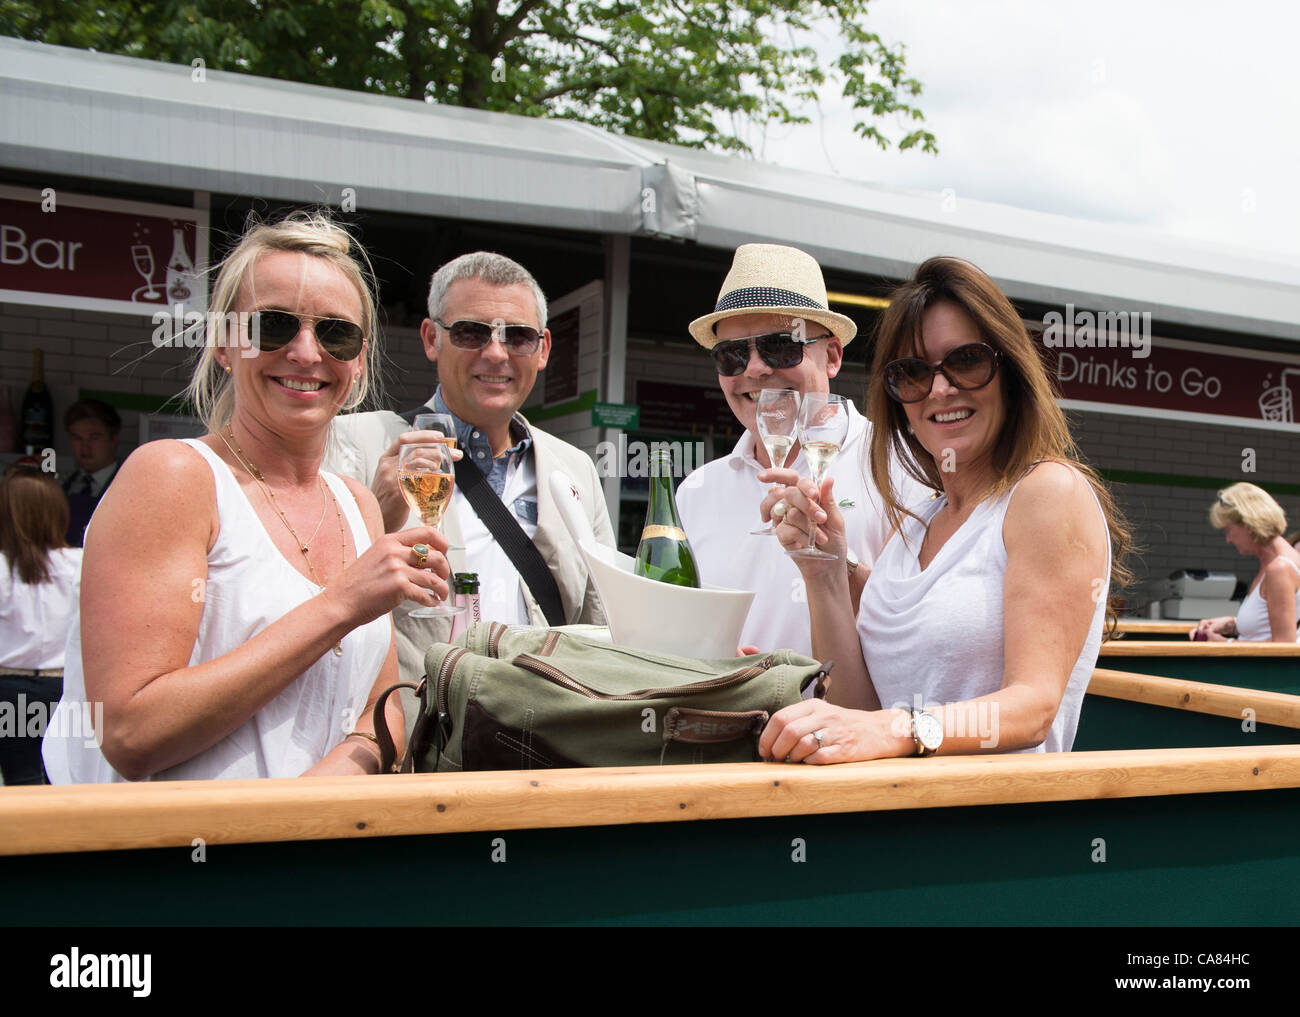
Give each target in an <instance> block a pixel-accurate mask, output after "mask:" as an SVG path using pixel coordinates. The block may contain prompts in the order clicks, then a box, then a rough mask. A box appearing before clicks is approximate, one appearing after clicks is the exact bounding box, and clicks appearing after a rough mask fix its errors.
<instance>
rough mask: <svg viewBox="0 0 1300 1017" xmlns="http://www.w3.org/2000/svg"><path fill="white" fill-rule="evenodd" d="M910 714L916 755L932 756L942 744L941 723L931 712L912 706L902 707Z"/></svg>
mask: <svg viewBox="0 0 1300 1017" xmlns="http://www.w3.org/2000/svg"><path fill="white" fill-rule="evenodd" d="M903 709H905V710H906V711H907V712H908V713H910V714H911V715H912V741H914V742H916V754H917V755H918V756H933V755H934V754H935V753H936V752H938V751H939V746H940V745H942V744H943V725H942V724H941V723H939V718H938V717H936V716H935V715H934V714H933V713H926V712H925V711H924V710H918V709H917V708H916V707H914V706H905V707H903Z"/></svg>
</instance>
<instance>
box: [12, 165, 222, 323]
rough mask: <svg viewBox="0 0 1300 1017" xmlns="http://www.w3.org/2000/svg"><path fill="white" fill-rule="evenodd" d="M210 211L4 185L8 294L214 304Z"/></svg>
mask: <svg viewBox="0 0 1300 1017" xmlns="http://www.w3.org/2000/svg"><path fill="white" fill-rule="evenodd" d="M207 215H208V214H207V212H206V211H204V210H202V209H193V208H172V207H169V206H165V205H149V204H144V203H141V202H133V201H114V200H109V199H104V198H93V197H87V196H86V195H79V194H72V193H67V192H63V191H60V190H57V189H56V188H53V187H47V188H44V189H43V190H39V191H38V190H30V189H22V188H16V187H0V300H4V301H13V302H15V303H24V304H39V305H43V306H46V307H72V308H76V309H78V310H84V311H117V312H137V313H143V314H146V315H152V314H153V313H154V311H156V310H159V309H166V310H169V311H174V310H175V308H176V306H177V305H180V307H181V311H182V313H189V312H191V311H199V312H202V311H204V310H206V309H207V302H208V291H207V280H206V278H205V276H204V274H203V272H202V268H203V264H204V262H205V261H206V259H207V231H208V219H207Z"/></svg>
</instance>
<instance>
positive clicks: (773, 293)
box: [713, 286, 830, 314]
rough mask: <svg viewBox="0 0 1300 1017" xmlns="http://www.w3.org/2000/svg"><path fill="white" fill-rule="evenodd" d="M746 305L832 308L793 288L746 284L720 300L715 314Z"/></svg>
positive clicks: (816, 308) (820, 309)
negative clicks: (796, 291)
mask: <svg viewBox="0 0 1300 1017" xmlns="http://www.w3.org/2000/svg"><path fill="white" fill-rule="evenodd" d="M746 307H808V308H811V309H812V310H814V311H829V310H830V308H828V307H826V306H825V305H824V304H819V303H817V301H815V300H813V299H812V297H805V296H804V295H803V294H802V293H795V292H794V291H793V290H780V289H776V288H775V287H773V286H746V287H743V288H741V289H738V290H732V291H731V292H730V293H728V294H727V295H726V296H725V297H722V298H721V299H720V300H719V301H718V306H717V307H715V308H714V309H713V312H714V313H715V314H717V313H719V312H721V311H735V310H738V309H740V308H746Z"/></svg>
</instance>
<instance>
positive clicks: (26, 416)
mask: <svg viewBox="0 0 1300 1017" xmlns="http://www.w3.org/2000/svg"><path fill="white" fill-rule="evenodd" d="M19 442H20V444H22V445H23V447H24V449H25V451H26V452H27V454H28V455H40V453H41V450H42V449H45V448H49V447H50V446H51V445H52V444H53V443H54V400H53V399H51V398H50V390H49V389H47V388H46V387H45V352H44V351H43V350H32V380H31V383H30V384H29V385H28V386H27V392H26V393H25V394H24V395H23V408H22V434H21V435H20V436H19Z"/></svg>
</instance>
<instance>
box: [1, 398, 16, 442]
mask: <svg viewBox="0 0 1300 1017" xmlns="http://www.w3.org/2000/svg"><path fill="white" fill-rule="evenodd" d="M17 445H18V426H17V424H16V423H15V422H14V407H13V403H11V402H10V401H9V386H8V385H0V454H3V453H8V452H16V451H17Z"/></svg>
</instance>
